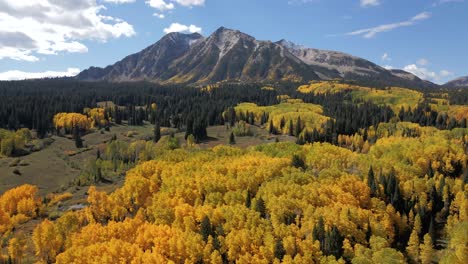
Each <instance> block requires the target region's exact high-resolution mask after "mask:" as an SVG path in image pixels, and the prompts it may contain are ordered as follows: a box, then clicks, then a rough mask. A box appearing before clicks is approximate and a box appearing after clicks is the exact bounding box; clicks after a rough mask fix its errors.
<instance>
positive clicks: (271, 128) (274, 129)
mask: <svg viewBox="0 0 468 264" xmlns="http://www.w3.org/2000/svg"><path fill="white" fill-rule="evenodd" d="M269 130H270V134H272V135H275V134H276V128H275V126H274V125H273V119H272V120H270V127H269Z"/></svg>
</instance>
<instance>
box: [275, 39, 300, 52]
mask: <svg viewBox="0 0 468 264" xmlns="http://www.w3.org/2000/svg"><path fill="white" fill-rule="evenodd" d="M276 44H278V45H281V46H283V47H284V48H287V49H291V50H302V49H306V47H305V46H303V45H298V44H296V43H294V42H292V41H289V40H286V39H281V40H280V41H278V42H276Z"/></svg>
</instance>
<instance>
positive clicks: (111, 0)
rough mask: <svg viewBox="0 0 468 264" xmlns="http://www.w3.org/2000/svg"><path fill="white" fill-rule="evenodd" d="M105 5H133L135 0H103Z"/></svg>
mask: <svg viewBox="0 0 468 264" xmlns="http://www.w3.org/2000/svg"><path fill="white" fill-rule="evenodd" d="M103 1H104V2H106V3H113V4H128V3H133V2H135V0H103Z"/></svg>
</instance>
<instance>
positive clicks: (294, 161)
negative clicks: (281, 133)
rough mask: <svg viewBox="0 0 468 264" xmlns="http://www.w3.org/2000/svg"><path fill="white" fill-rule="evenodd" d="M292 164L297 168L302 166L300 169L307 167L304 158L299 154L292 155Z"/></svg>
mask: <svg viewBox="0 0 468 264" xmlns="http://www.w3.org/2000/svg"><path fill="white" fill-rule="evenodd" d="M291 166H293V167H295V168H300V169H305V168H306V165H305V162H304V159H303V158H302V157H301V156H299V155H297V154H294V155H293V156H292V159H291Z"/></svg>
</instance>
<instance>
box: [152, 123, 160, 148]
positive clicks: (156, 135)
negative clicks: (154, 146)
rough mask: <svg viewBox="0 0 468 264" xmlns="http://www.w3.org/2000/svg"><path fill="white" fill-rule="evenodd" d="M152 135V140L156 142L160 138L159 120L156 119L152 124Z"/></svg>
mask: <svg viewBox="0 0 468 264" xmlns="http://www.w3.org/2000/svg"><path fill="white" fill-rule="evenodd" d="M153 132H154V137H153V141H154V142H155V143H157V142H158V141H159V140H160V139H161V126H160V125H159V120H156V122H155V124H154V131H153Z"/></svg>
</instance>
